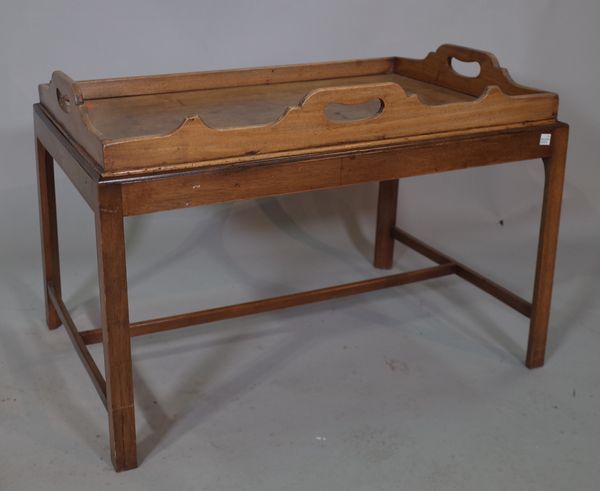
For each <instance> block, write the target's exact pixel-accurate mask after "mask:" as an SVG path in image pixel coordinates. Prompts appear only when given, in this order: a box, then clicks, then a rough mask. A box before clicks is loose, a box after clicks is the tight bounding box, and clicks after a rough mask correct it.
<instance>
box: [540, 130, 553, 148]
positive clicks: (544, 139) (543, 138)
mask: <svg viewBox="0 0 600 491" xmlns="http://www.w3.org/2000/svg"><path fill="white" fill-rule="evenodd" d="M551 139H552V134H551V133H542V134H541V135H540V145H543V146H545V147H547V146H548V145H550V140H551Z"/></svg>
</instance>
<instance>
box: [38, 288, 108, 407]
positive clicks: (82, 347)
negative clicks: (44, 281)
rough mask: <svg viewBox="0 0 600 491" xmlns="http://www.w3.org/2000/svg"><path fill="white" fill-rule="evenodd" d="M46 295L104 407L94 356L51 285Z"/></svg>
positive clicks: (101, 379) (101, 380) (103, 384)
mask: <svg viewBox="0 0 600 491" xmlns="http://www.w3.org/2000/svg"><path fill="white" fill-rule="evenodd" d="M48 297H49V298H50V301H51V302H52V305H53V307H54V309H56V312H57V314H58V318H59V319H60V321H61V322H62V323H63V325H64V326H65V329H66V331H67V334H68V335H69V339H70V340H71V342H72V343H73V347H74V348H75V351H76V352H77V354H78V355H79V359H80V360H81V362H82V363H83V366H84V367H85V369H86V370H87V373H88V375H89V376H90V378H91V379H92V382H93V384H94V387H95V388H96V392H98V395H99V396H100V399H101V400H102V403H103V404H104V407H106V380H104V377H103V376H102V373H100V369H99V368H98V365H96V362H95V361H94V358H92V355H91V353H90V352H89V350H88V349H87V346H86V343H85V341H84V340H83V338H82V336H81V333H80V332H79V330H78V329H77V326H76V325H75V323H74V322H73V319H72V317H71V314H69V310H68V309H67V306H66V305H65V304H64V302H63V300H62V298H60V297H59V296H58V295H57V293H56V290H55V289H54V287H53V286H52V285H48Z"/></svg>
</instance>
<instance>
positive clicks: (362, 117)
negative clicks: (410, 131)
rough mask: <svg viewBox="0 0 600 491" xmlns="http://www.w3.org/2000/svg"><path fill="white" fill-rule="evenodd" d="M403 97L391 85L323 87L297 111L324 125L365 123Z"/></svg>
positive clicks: (303, 101)
mask: <svg viewBox="0 0 600 491" xmlns="http://www.w3.org/2000/svg"><path fill="white" fill-rule="evenodd" d="M406 97H407V96H406V92H404V89H403V88H402V87H401V86H400V85H398V84H397V83H394V82H381V83H373V84H361V85H347V86H340V87H323V88H319V89H315V90H313V91H312V92H309V93H308V94H307V95H306V96H305V97H304V99H303V100H302V102H301V103H300V108H297V109H299V110H301V111H302V113H303V114H304V116H305V117H307V118H308V119H307V121H309V120H310V118H315V119H316V120H319V121H320V122H322V123H325V124H331V123H334V124H348V123H352V122H357V123H358V122H362V123H367V124H368V123H369V121H373V120H376V119H379V118H380V117H382V116H383V114H384V113H386V112H387V111H388V110H389V109H391V108H392V107H393V106H394V105H396V106H398V105H399V104H400V103H401V102H402V101H403V100H405V99H406Z"/></svg>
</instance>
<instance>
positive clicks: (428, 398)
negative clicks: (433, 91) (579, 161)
mask: <svg viewBox="0 0 600 491" xmlns="http://www.w3.org/2000/svg"><path fill="white" fill-rule="evenodd" d="M522 167H523V168H524V170H525V175H526V176H527V178H526V179H522V178H520V177H519V176H520V175H522V174H519V172H521V171H522V170H523V169H517V168H516V167H506V168H504V169H503V170H502V171H501V172H500V171H497V173H496V174H495V175H494V179H493V180H491V179H490V181H486V180H485V179H486V178H485V177H484V172H486V170H472V171H467V172H465V173H463V174H462V175H461V176H459V175H454V174H453V175H447V176H436V177H431V178H428V179H421V180H409V181H406V182H405V183H404V182H403V183H402V185H401V199H400V204H399V221H401V222H402V224H403V225H405V226H406V228H407V229H408V230H411V231H413V232H415V233H416V234H417V235H419V236H421V237H422V238H424V239H429V240H430V241H431V242H432V243H433V244H434V245H437V246H439V247H440V248H441V249H443V250H445V251H447V252H449V253H452V254H454V255H456V256H457V257H459V258H460V259H462V260H464V261H465V262H467V263H469V264H471V265H473V266H475V267H478V268H479V269H480V270H482V271H483V272H485V273H488V274H489V275H490V276H492V277H494V278H496V279H498V280H501V281H502V282H503V283H504V284H506V285H507V286H509V287H511V288H513V289H515V290H516V291H517V292H519V293H521V294H522V295H525V296H529V295H530V291H531V280H532V274H533V269H532V265H533V260H534V257H535V243H536V232H537V220H538V217H539V205H538V204H537V203H539V199H538V198H539V193H540V191H541V182H542V180H541V179H542V178H541V175H542V174H541V172H540V168H539V166H538V165H537V164H535V163H527V164H522ZM488 172H489V170H488ZM482 182H483V183H486V182H488V186H487V187H486V186H485V185H482V184H481V183H482ZM473 183H478V185H477V186H474V187H471V188H470V186H469V185H470V184H473ZM430 186H432V187H430ZM432 188H433V189H435V190H436V192H435V194H431V193H430V192H429V191H428V189H432ZM509 188H510V193H509V195H510V196H511V197H514V196H521V195H522V196H524V198H523V199H522V200H516V199H514V198H510V199H505V198H503V197H502V196H504V194H505V193H504V191H506V190H507V189H509ZM58 189H59V196H60V201H59V213H60V233H61V240H62V241H61V258H62V263H63V264H62V269H63V282H64V296H65V300H66V303H67V304H68V306H69V307H70V308H71V309H72V310H73V315H74V318H75V321H76V322H77V323H78V324H79V325H80V327H81V328H85V327H89V326H95V325H97V323H98V302H97V299H96V295H97V287H96V281H97V278H96V273H95V251H94V230H93V225H92V215H91V212H89V211H87V210H86V209H85V207H84V205H83V204H78V205H77V203H82V202H80V201H78V198H76V197H75V196H74V192H73V191H72V189H71V188H70V186H68V184H67V183H66V181H65V179H64V177H61V176H59V178H58ZM374 192H375V187H374V186H364V187H362V188H351V189H345V190H337V191H327V192H319V193H312V194H309V195H303V196H291V197H287V198H281V199H275V198H273V199H263V200H259V201H255V202H245V203H236V204H230V205H219V206H215V207H212V208H210V209H208V208H207V209H201V208H200V209H193V210H184V211H178V212H169V213H163V214H157V215H151V216H146V217H141V218H138V219H134V220H128V221H127V224H126V225H127V241H128V261H129V263H128V268H129V270H128V273H129V283H130V285H129V286H130V301H131V318H132V319H134V320H141V319H144V318H150V317H154V316H160V315H168V314H170V313H177V312H183V311H188V310H192V309H197V308H202V307H208V306H216V305H222V304H224V303H229V302H235V301H243V300H249V299H254V298H261V297H266V296H270V295H274V294H282V293H285V292H292V291H299V290H302V289H307V288H317V287H321V286H326V285H330V284H335V283H339V282H344V281H352V280H356V279H360V278H364V277H373V276H376V275H378V274H379V273H380V272H378V271H376V270H374V269H373V268H372V267H371V265H370V258H371V254H372V238H373V215H374V204H375V203H374V197H375V194H374ZM483 197H485V199H483ZM35 199H36V198H35V196H32V195H31V193H30V188H27V192H24V191H23V192H19V190H14V191H11V192H6V193H3V195H2V196H1V197H0V205H1V207H2V210H3V213H2V215H0V219H1V220H2V222H1V223H0V230H2V234H3V237H2V247H3V252H2V256H1V257H2V263H1V276H0V309H1V315H0V329H1V342H0V441H1V444H0V452H1V456H0V489H1V490H3V491H4V490H7V491H8V490H34V489H44V490H45V491H48V490H59V489H60V490H61V491H65V490H82V489H86V490H95V489H109V488H110V489H127V490H138V489H139V490H146V491H148V490H170V489H177V490H182V491H183V490H200V489H203V490H204V489H206V490H211V491H218V490H227V491H230V490H254V489H256V490H261V491H266V490H318V489H326V490H349V489H352V490H354V489H356V490H398V489H402V490H411V491H414V490H438V489H439V490H471V489H472V490H484V489H485V490H504V489H505V490H520V489H523V490H525V489H526V490H570V489H578V490H597V489H598V488H599V484H598V482H600V466H599V463H600V462H599V457H598V454H599V450H600V423H599V421H600V418H599V416H600V406H599V405H600V373H599V363H598V353H599V352H600V350H599V349H598V348H599V347H600V346H599V334H600V329H599V326H598V321H599V319H600V308H599V305H598V302H597V298H598V286H599V281H598V278H599V275H598V273H599V269H600V266H599V258H598V256H597V252H598V246H599V245H600V238H599V236H600V227H598V224H599V223H600V221H599V219H598V213H597V211H596V210H595V209H594V207H593V206H591V205H590V204H589V203H587V201H586V200H585V199H584V197H583V196H581V195H580V194H578V193H577V191H576V190H574V189H571V188H570V187H569V186H567V190H566V197H565V207H564V220H563V227H562V234H561V243H560V252H559V261H558V270H557V278H556V284H555V295H554V304H553V313H552V321H551V324H552V328H551V331H550V337H549V342H548V359H547V364H546V366H545V367H544V368H542V369H538V370H533V371H529V370H527V369H526V368H525V367H524V366H523V359H524V350H525V346H526V337H527V322H526V320H525V318H523V317H521V316H520V315H519V314H517V313H515V312H513V311H511V310H510V309H508V308H506V307H505V306H504V305H502V304H500V303H498V302H497V301H496V300H494V299H492V298H489V297H487V296H486V295H485V294H484V293H481V292H479V291H478V290H476V289H475V288H474V287H472V286H470V285H468V284H466V283H464V282H462V280H459V279H456V278H444V279H439V280H433V281H429V282H427V283H422V284H419V285H410V286H404V287H400V288H393V289H390V290H385V291H379V292H375V293H369V294H365V295H362V296H355V297H351V298H346V299H341V300H336V301H330V302H326V303H321V304H314V305H311V306H304V307H298V308H293V309H290V310H286V311H280V312H274V313H269V314H262V315H256V316H252V317H246V318H242V319H236V320H231V321H225V322H219V323H215V324H212V325H206V326H201V327H192V328H188V329H184V330H180V331H176V332H171V333H161V334H158V335H153V336H148V337H144V338H137V339H135V340H134V342H133V345H134V348H133V356H134V371H135V387H136V392H135V397H136V404H137V408H136V410H137V412H136V417H137V428H138V441H139V457H140V464H141V465H140V467H139V468H138V469H136V470H133V471H129V472H126V473H121V474H115V473H114V472H113V471H112V467H111V464H110V461H109V457H108V447H107V421H106V413H105V411H104V409H103V407H102V404H101V403H100V401H99V399H98V397H97V395H96V393H95V392H94V389H93V388H92V385H91V383H90V382H89V380H88V378H87V375H86V373H85V371H84V369H83V367H82V366H81V365H80V362H79V360H78V358H77V356H76V354H75V352H74V350H73V349H72V347H71V345H70V342H69V340H68V338H67V335H66V333H65V332H64V330H63V329H62V328H61V329H59V330H57V331H53V332H50V331H48V330H47V329H46V328H45V325H44V322H43V319H42V317H43V302H42V297H41V275H40V262H39V244H38V231H37V213H36V210H35V209H34V207H33V206H32V204H31V203H32V200H35ZM33 202H35V201H33ZM481 203H486V204H485V205H482V204H481ZM490 203H492V204H493V206H492V205H490ZM501 222H502V224H501ZM395 257H396V266H395V268H394V270H397V271H400V270H405V269H409V268H414V267H419V266H422V265H427V264H428V262H427V260H425V259H423V258H421V257H419V256H417V255H415V254H414V253H411V252H408V251H407V250H406V249H405V248H403V247H398V248H397V251H396V256H395ZM92 350H93V355H94V357H95V358H96V359H97V360H98V362H99V363H100V364H101V351H100V349H99V347H97V346H95V347H93V348H92Z"/></svg>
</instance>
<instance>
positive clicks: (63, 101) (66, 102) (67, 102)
mask: <svg viewBox="0 0 600 491" xmlns="http://www.w3.org/2000/svg"><path fill="white" fill-rule="evenodd" d="M56 100H57V102H58V106H59V107H60V108H61V109H62V110H63V111H64V112H66V113H68V112H69V111H70V110H71V98H70V97H69V96H68V95H67V94H63V93H62V92H61V90H60V89H59V88H58V87H57V88H56Z"/></svg>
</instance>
